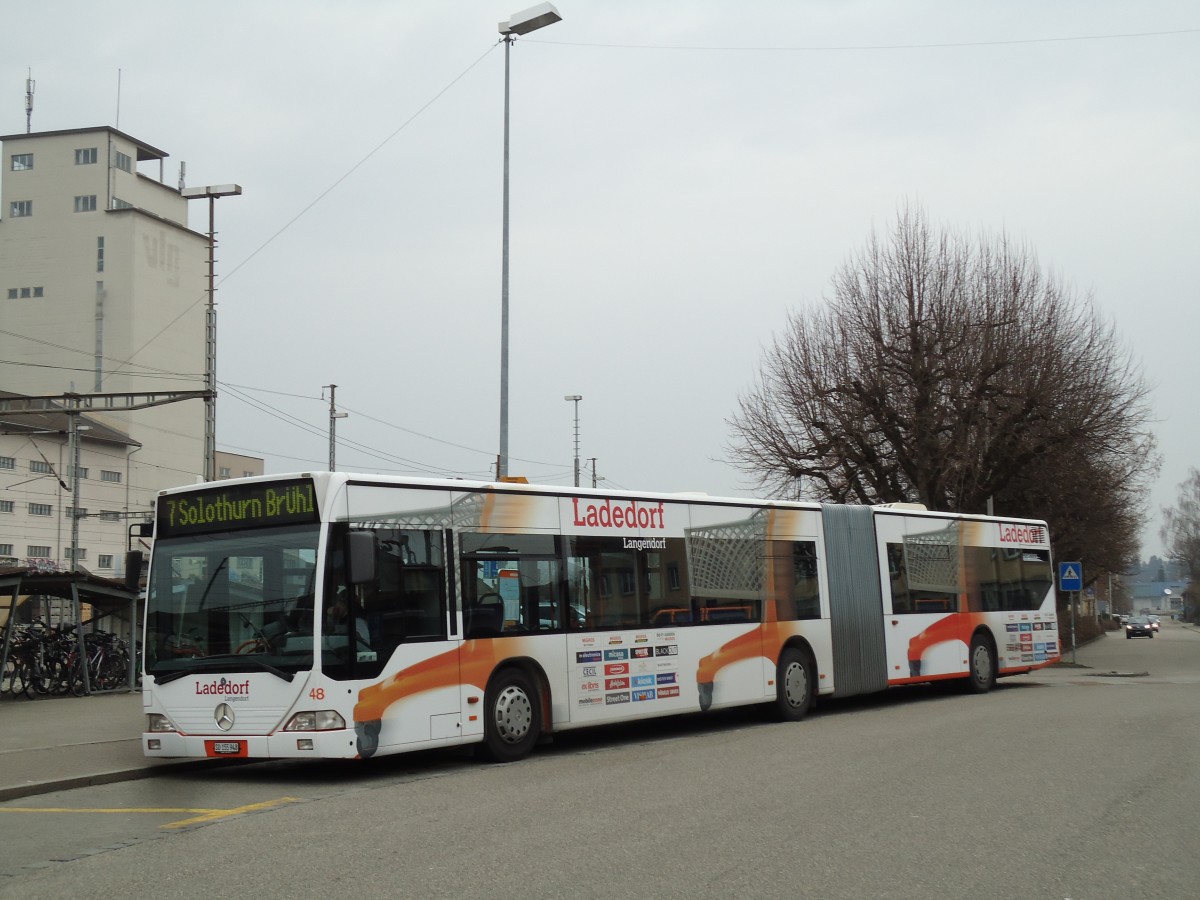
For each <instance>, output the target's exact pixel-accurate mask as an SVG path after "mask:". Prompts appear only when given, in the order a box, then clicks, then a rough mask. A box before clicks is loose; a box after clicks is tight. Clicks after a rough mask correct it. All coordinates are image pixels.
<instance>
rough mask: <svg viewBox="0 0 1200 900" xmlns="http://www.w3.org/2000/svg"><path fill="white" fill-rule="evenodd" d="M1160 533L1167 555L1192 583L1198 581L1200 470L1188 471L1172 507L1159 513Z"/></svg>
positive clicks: (1199, 558) (1199, 567)
mask: <svg viewBox="0 0 1200 900" xmlns="http://www.w3.org/2000/svg"><path fill="white" fill-rule="evenodd" d="M1162 515H1163V526H1162V529H1161V531H1160V532H1159V533H1160V535H1161V537H1162V540H1163V544H1165V545H1166V549H1167V556H1168V557H1169V558H1170V559H1174V560H1178V561H1179V562H1182V563H1183V564H1184V565H1185V566H1187V572H1188V577H1189V578H1190V579H1191V580H1192V583H1193V584H1194V583H1196V581H1197V580H1198V579H1200V471H1198V470H1196V469H1194V468H1192V469H1189V470H1188V477H1187V480H1186V481H1184V482H1182V483H1181V484H1180V485H1179V494H1178V497H1177V499H1176V501H1175V506H1170V507H1165V508H1164V509H1163V511H1162Z"/></svg>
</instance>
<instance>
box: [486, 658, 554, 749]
mask: <svg viewBox="0 0 1200 900" xmlns="http://www.w3.org/2000/svg"><path fill="white" fill-rule="evenodd" d="M486 714H487V718H486V720H485V721H484V728H483V750H484V753H485V755H486V756H487V757H488V758H489V759H491V760H492V761H493V762H499V763H509V762H516V761H517V760H519V759H524V758H525V757H526V756H528V755H529V754H530V753H531V752H532V751H533V748H534V746H535V745H536V744H537V742H538V738H539V737H540V736H541V733H542V701H541V697H539V696H538V691H537V688H536V687H535V686H534V683H533V681H532V680H531V679H530V677H529V676H528V675H527V674H525V672H523V671H521V670H520V669H516V668H509V669H504V670H502V671H501V672H500V673H499V674H497V675H496V677H495V678H493V679H492V683H491V684H490V685H489V686H488V690H487V703H486Z"/></svg>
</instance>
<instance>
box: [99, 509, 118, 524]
mask: <svg viewBox="0 0 1200 900" xmlns="http://www.w3.org/2000/svg"><path fill="white" fill-rule="evenodd" d="M100 521H101V522H120V521H121V514H120V513H119V512H116V511H115V510H111V509H102V510H100Z"/></svg>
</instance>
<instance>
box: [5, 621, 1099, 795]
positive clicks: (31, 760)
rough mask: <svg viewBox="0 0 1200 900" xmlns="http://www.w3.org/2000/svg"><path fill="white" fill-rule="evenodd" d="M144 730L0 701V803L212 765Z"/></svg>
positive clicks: (52, 702) (78, 710) (136, 696)
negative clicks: (160, 743)
mask: <svg viewBox="0 0 1200 900" xmlns="http://www.w3.org/2000/svg"><path fill="white" fill-rule="evenodd" d="M1103 644H1104V640H1103V639H1101V640H1098V641H1094V642H1093V643H1091V644H1089V645H1087V646H1083V647H1079V648H1077V649H1076V652H1075V664H1074V665H1072V664H1071V662H1070V660H1071V656H1072V654H1071V651H1070V650H1067V651H1066V652H1065V653H1064V656H1063V659H1064V662H1063V663H1061V664H1059V665H1055V666H1051V667H1050V668H1048V669H1041V670H1038V671H1037V672H1033V673H1031V674H1030V675H1022V676H1017V677H1019V678H1034V679H1037V680H1038V681H1056V680H1071V679H1074V678H1078V677H1079V676H1080V675H1081V674H1084V673H1082V672H1081V671H1080V670H1081V669H1088V668H1091V667H1090V666H1089V663H1088V660H1089V658H1091V657H1092V656H1093V655H1094V654H1097V653H1099V652H1101V650H1100V648H1101V646H1102V645H1103ZM1097 662H1100V660H1097ZM142 723H143V713H142V695H141V694H140V693H111V694H95V695H93V696H90V697H45V698H40V699H35V700H27V699H24V698H12V697H3V698H0V801H5V800H14V799H17V798H20V797H30V796H34V795H36V794H47V793H50V792H52V791H58V790H65V789H69V788H75V787H84V786H87V785H96V784H111V783H113V782H118V781H131V780H133V779H137V778H149V777H153V776H155V775H161V774H165V773H166V772H170V771H178V770H179V769H180V768H181V767H196V766H205V765H210V763H209V762H208V761H207V760H192V759H183V760H174V759H147V758H146V757H145V756H143V755H142V743H141V736H142Z"/></svg>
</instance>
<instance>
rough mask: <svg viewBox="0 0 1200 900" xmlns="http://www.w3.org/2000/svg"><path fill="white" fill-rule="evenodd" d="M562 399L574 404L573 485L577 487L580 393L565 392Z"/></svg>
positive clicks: (581, 396) (581, 397)
mask: <svg viewBox="0 0 1200 900" xmlns="http://www.w3.org/2000/svg"><path fill="white" fill-rule="evenodd" d="M563 399H564V400H566V401H568V402H571V403H574V404H575V487H579V401H580V400H582V399H583V395H582V394H567V395H566V396H565V397H563Z"/></svg>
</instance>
